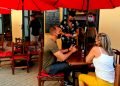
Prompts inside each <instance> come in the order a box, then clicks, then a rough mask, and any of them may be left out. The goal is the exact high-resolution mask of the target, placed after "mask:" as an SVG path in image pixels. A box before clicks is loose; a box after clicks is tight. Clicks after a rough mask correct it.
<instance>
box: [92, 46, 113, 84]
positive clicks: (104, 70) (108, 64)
mask: <svg viewBox="0 0 120 86" xmlns="http://www.w3.org/2000/svg"><path fill="white" fill-rule="evenodd" d="M99 50H100V52H101V55H100V56H99V57H95V58H94V59H93V64H94V66H95V73H96V76H97V77H98V78H100V79H103V80H105V81H108V82H110V83H114V76H115V74H114V73H115V72H114V67H113V56H109V55H107V54H104V53H102V51H101V48H100V47H99Z"/></svg>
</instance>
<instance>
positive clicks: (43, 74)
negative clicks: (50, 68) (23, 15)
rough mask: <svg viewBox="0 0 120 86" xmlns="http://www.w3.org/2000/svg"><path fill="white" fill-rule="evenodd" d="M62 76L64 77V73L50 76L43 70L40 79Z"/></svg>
mask: <svg viewBox="0 0 120 86" xmlns="http://www.w3.org/2000/svg"><path fill="white" fill-rule="evenodd" d="M62 76H64V73H58V74H52V75H50V74H48V73H46V71H45V70H42V71H41V72H40V73H39V75H38V78H43V77H62Z"/></svg>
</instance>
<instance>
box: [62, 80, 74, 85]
mask: <svg viewBox="0 0 120 86" xmlns="http://www.w3.org/2000/svg"><path fill="white" fill-rule="evenodd" d="M64 86H73V83H72V82H70V81H64Z"/></svg>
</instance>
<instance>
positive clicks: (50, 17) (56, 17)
mask: <svg viewBox="0 0 120 86" xmlns="http://www.w3.org/2000/svg"><path fill="white" fill-rule="evenodd" d="M59 23H60V13H59V9H58V10H50V11H46V12H45V32H46V33H49V29H50V26H51V25H54V24H59Z"/></svg>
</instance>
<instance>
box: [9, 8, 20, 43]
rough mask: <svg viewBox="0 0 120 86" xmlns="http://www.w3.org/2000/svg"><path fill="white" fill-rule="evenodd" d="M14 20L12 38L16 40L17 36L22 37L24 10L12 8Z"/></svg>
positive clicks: (12, 18)
mask: <svg viewBox="0 0 120 86" xmlns="http://www.w3.org/2000/svg"><path fill="white" fill-rule="evenodd" d="M11 16H12V17H11V20H12V35H13V36H12V39H13V41H15V38H22V29H21V25H22V11H16V10H12V15H11Z"/></svg>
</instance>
